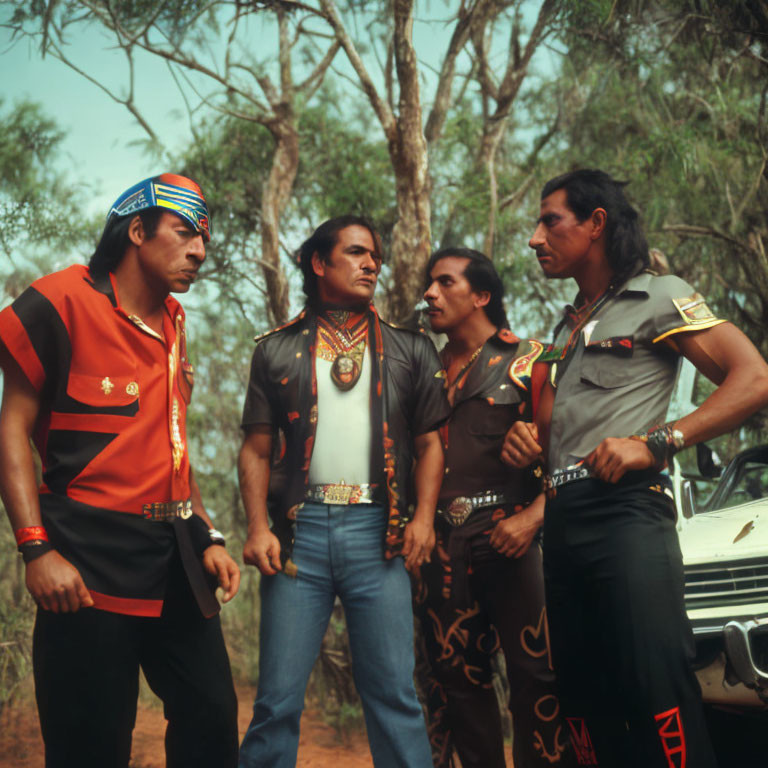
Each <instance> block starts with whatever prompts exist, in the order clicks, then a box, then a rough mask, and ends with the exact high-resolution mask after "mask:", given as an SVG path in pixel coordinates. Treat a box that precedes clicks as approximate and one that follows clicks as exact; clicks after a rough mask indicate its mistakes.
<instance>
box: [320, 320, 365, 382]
mask: <svg viewBox="0 0 768 768" xmlns="http://www.w3.org/2000/svg"><path fill="white" fill-rule="evenodd" d="M367 333H368V318H367V317H366V315H365V314H362V315H360V314H352V313H351V312H349V311H348V310H331V311H329V312H326V313H325V314H324V315H321V316H320V317H318V319H317V354H318V356H319V357H321V358H322V359H323V360H328V361H329V362H332V363H333V365H332V366H331V381H333V383H334V384H335V385H336V386H337V387H338V388H339V389H340V390H341V391H342V392H346V391H347V390H349V389H352V387H354V386H355V384H357V382H358V380H359V378H360V374H361V373H362V370H363V357H364V356H365V344H366V336H367Z"/></svg>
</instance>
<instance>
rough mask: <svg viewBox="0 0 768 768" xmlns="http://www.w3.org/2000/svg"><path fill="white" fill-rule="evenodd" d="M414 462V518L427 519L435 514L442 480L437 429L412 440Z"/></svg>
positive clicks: (442, 459) (429, 519)
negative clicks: (414, 455)
mask: <svg viewBox="0 0 768 768" xmlns="http://www.w3.org/2000/svg"><path fill="white" fill-rule="evenodd" d="M414 449H415V452H416V463H415V466H414V470H413V484H414V487H415V490H416V508H415V510H414V513H413V519H414V520H417V519H418V520H421V519H424V520H428V521H429V522H431V521H432V520H433V519H434V516H435V508H436V507H437V498H438V495H439V494H440V485H441V483H442V482H443V466H444V457H443V446H442V443H441V442H440V435H439V434H438V433H437V431H433V432H427V433H425V434H423V435H419V436H418V437H416V438H415V440H414Z"/></svg>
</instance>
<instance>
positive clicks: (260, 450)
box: [237, 427, 272, 532]
mask: <svg viewBox="0 0 768 768" xmlns="http://www.w3.org/2000/svg"><path fill="white" fill-rule="evenodd" d="M271 454H272V434H271V430H270V431H267V430H266V429H265V428H262V427H256V428H254V429H253V430H252V431H251V432H249V433H248V434H247V435H246V437H245V439H244V440H243V446H242V448H241V449H240V456H239V458H238V463H237V469H238V477H239V481H240V494H241V495H242V497H243V507H244V508H245V517H246V521H247V523H248V530H249V532H250V531H259V530H266V529H268V528H269V515H268V513H267V493H268V491H269V477H270V469H271V461H270V459H271Z"/></svg>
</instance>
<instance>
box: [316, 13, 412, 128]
mask: <svg viewBox="0 0 768 768" xmlns="http://www.w3.org/2000/svg"><path fill="white" fill-rule="evenodd" d="M320 4H321V5H322V8H323V12H324V14H325V17H326V19H327V21H328V23H329V24H330V25H331V27H332V28H333V31H334V32H335V33H336V39H337V40H338V41H339V43H341V47H342V48H343V49H344V51H345V53H346V54H347V58H348V59H349V63H350V64H351V65H352V68H353V69H354V70H355V72H356V73H357V76H358V78H359V79H360V85H361V87H362V89H363V91H364V93H365V94H366V96H367V97H368V100H369V101H370V102H371V106H372V107H373V111H374V112H375V113H376V117H378V118H379V122H380V123H381V126H382V128H383V129H384V134H385V135H386V137H387V140H388V141H394V140H395V138H396V133H397V124H396V121H395V116H394V114H393V113H392V110H391V109H390V108H389V106H388V105H387V103H386V102H385V101H382V99H381V97H380V96H379V94H378V91H377V90H376V86H375V85H374V84H373V80H371V76H370V75H369V74H368V70H367V69H366V68H365V64H363V60H362V59H361V58H360V54H359V53H358V52H357V49H356V48H355V44H354V43H353V42H352V39H351V38H350V36H349V33H348V32H347V30H346V28H345V26H344V23H343V22H342V20H341V17H340V16H339V13H338V11H337V10H336V6H335V4H334V3H333V0H320Z"/></svg>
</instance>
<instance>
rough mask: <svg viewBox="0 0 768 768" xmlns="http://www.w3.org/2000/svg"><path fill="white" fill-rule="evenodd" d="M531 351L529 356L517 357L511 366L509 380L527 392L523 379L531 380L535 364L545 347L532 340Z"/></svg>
mask: <svg viewBox="0 0 768 768" xmlns="http://www.w3.org/2000/svg"><path fill="white" fill-rule="evenodd" d="M529 343H530V346H531V348H530V350H529V352H528V353H527V354H524V355H521V356H520V357H516V358H515V359H514V360H513V361H512V362H511V363H510V365H509V371H508V372H507V373H508V374H509V378H510V379H512V381H513V382H514V383H515V384H517V386H518V387H520V389H524V390H527V389H528V387H527V386H526V384H525V382H524V381H523V379H526V380H530V377H531V372H532V371H533V364H534V362H535V361H536V359H537V358H538V357H539V355H540V354H541V353H542V352H543V350H544V345H543V344H541V343H540V342H538V341H534V340H533V339H531V340H530V342H529Z"/></svg>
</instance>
